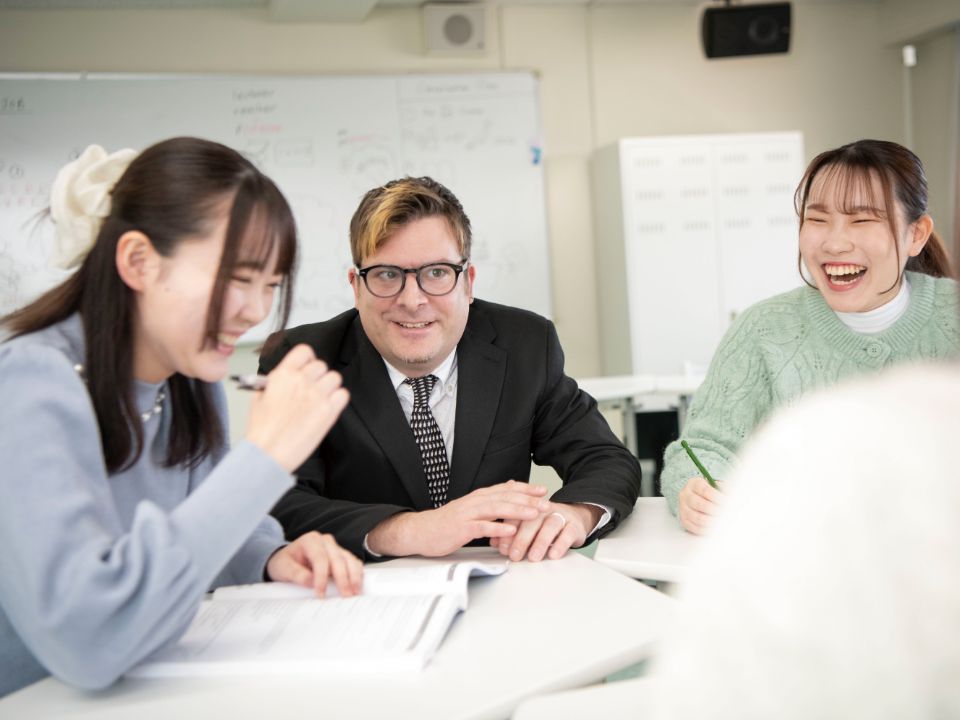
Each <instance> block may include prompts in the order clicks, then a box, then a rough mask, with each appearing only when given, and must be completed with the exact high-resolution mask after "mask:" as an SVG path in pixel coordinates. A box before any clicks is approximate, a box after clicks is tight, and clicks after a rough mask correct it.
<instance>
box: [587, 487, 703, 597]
mask: <svg viewBox="0 0 960 720" xmlns="http://www.w3.org/2000/svg"><path fill="white" fill-rule="evenodd" d="M701 540H702V538H700V537H698V536H696V535H691V534H690V533H688V532H687V531H686V530H684V529H683V528H681V527H680V524H679V523H678V522H677V518H676V517H674V516H673V515H672V514H671V513H670V510H668V509H667V501H666V499H665V498H662V497H655V498H654V497H642V498H639V499H638V500H637V504H636V505H635V506H634V508H633V513H631V515H630V517H628V518H627V519H626V520H624V521H623V522H622V523H621V524H620V526H619V527H618V528H617V529H616V530H614V531H613V532H611V533H610V534H609V535H607V536H606V537H604V538H603V539H602V540H600V541H599V542H598V543H597V552H596V553H595V554H594V556H593V557H594V560H596V561H597V562H599V563H602V564H604V565H606V566H607V567H610V568H613V569H614V570H617V571H619V572H622V573H624V574H625V575H628V576H630V577H633V578H638V579H642V580H656V581H659V582H679V581H680V580H683V579H684V577H685V576H686V572H687V566H688V565H689V563H690V559H691V558H692V556H693V554H694V553H695V552H696V549H697V546H698V545H699V543H700V542H701Z"/></svg>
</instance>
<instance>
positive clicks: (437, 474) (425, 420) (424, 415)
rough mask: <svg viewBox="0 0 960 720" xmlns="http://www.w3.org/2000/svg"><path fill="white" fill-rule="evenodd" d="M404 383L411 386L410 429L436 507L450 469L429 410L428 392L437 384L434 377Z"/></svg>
mask: <svg viewBox="0 0 960 720" xmlns="http://www.w3.org/2000/svg"><path fill="white" fill-rule="evenodd" d="M404 382H405V383H407V384H408V385H409V386H410V387H412V388H413V413H412V415H411V416H410V428H411V429H412V430H413V436H414V437H415V438H416V439H417V446H418V447H419V448H420V459H421V461H422V462H423V472H424V474H425V475H426V476H427V490H428V492H429V493H430V499H431V500H432V501H433V506H434V507H440V506H441V505H443V503H445V502H446V500H447V488H449V487H450V468H449V466H448V465H447V448H446V446H445V445H444V444H443V435H441V434H440V427H439V426H438V425H437V421H436V420H435V419H434V417H433V413H432V412H430V393H431V391H432V390H433V386H434V385H436V383H437V376H436V375H427V376H426V377H418V378H407V379H406V380H404Z"/></svg>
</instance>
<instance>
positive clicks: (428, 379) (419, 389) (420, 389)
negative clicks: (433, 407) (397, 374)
mask: <svg viewBox="0 0 960 720" xmlns="http://www.w3.org/2000/svg"><path fill="white" fill-rule="evenodd" d="M438 379H439V378H437V376H436V375H424V376H423V377H417V378H407V379H406V380H404V382H405V383H406V384H407V385H409V386H410V387H412V388H413V405H414V407H417V406H419V405H426V404H427V401H428V400H429V399H430V393H432V392H433V386H434V385H436V384H437V380H438Z"/></svg>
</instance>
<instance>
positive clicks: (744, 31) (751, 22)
mask: <svg viewBox="0 0 960 720" xmlns="http://www.w3.org/2000/svg"><path fill="white" fill-rule="evenodd" d="M701 29H702V31H703V52H704V53H705V54H706V56H707V57H708V58H720V57H736V56H738V55H766V54H769V53H785V52H789V50H790V3H788V2H777V3H764V4H761V5H727V6H724V7H715V8H711V7H708V8H706V9H705V10H704V11H703V20H702V23H701Z"/></svg>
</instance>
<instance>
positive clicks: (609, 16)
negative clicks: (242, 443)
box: [0, 0, 954, 376]
mask: <svg viewBox="0 0 960 720" xmlns="http://www.w3.org/2000/svg"><path fill="white" fill-rule="evenodd" d="M902 1H903V0H894V1H893V2H890V3H886V4H883V3H881V4H877V3H874V2H863V3H858V2H844V3H823V4H821V3H817V2H813V1H809V2H797V3H794V32H793V47H792V49H791V52H790V54H789V55H785V56H767V57H751V58H733V59H724V60H711V61H707V60H705V59H704V58H703V54H702V51H701V49H700V45H699V42H700V41H699V14H700V8H699V7H694V6H690V5H686V4H679V3H662V4H641V5H628V6H620V5H604V6H597V7H587V6H578V5H569V4H563V5H555V6H553V5H545V4H537V5H530V6H518V5H508V6H494V7H492V8H491V11H490V12H491V14H490V22H489V23H488V47H489V51H488V53H487V54H486V55H485V56H483V57H480V58H466V59H457V58H431V57H427V56H425V55H424V54H423V51H422V41H421V29H420V11H419V10H418V9H414V8H395V9H382V10H376V11H374V12H373V13H372V14H371V16H370V17H369V18H368V19H367V20H366V21H365V22H363V23H358V24H318V23H307V24H273V23H270V22H269V19H268V17H267V14H266V12H265V11H260V10H235V11H214V10H203V11H201V10H168V11H119V10H104V11H99V10H76V11H62V10H61V11H24V10H0V71H122V72H232V73H271V74H276V73H289V74H313V73H317V74H322V73H383V72H418V71H450V70H452V71H469V70H492V69H533V70H535V71H537V72H538V74H539V77H540V80H541V96H542V105H543V124H544V136H545V151H546V154H545V168H546V174H547V204H548V218H549V223H550V250H551V266H552V267H551V273H552V281H553V287H554V316H555V319H556V323H557V328H558V331H559V333H560V336H561V339H562V341H563V344H564V347H565V350H566V352H567V361H568V370H569V371H570V372H571V374H573V375H578V376H588V375H593V374H598V373H599V372H600V367H601V358H600V356H599V350H598V347H599V341H598V331H597V326H598V317H597V302H596V280H595V274H594V261H593V218H592V207H591V201H590V182H589V161H590V156H591V154H592V152H593V150H594V149H595V148H597V147H600V146H602V145H604V144H607V143H610V142H612V141H614V140H616V139H617V138H619V137H622V136H634V135H649V134H669V133H694V132H695V133H711V132H729V131H762V130H800V131H802V132H803V133H804V135H805V138H806V146H807V154H808V156H812V155H813V154H815V153H816V152H817V151H819V150H822V149H825V148H828V147H833V146H836V145H838V144H841V143H843V142H847V141H850V140H853V139H856V138H860V137H865V136H874V137H883V138H889V139H893V140H901V139H902V134H903V110H902V71H901V67H900V64H899V63H900V60H899V58H900V50H899V43H900V42H901V39H900V38H897V39H896V40H895V41H894V40H891V33H892V32H893V30H892V29H891V28H896V27H898V23H900V24H903V23H905V22H907V20H908V19H909V18H910V17H911V16H910V14H909V13H907V12H900V10H899V6H898V3H900V2H902ZM927 1H928V5H929V6H930V7H931V8H932V10H930V13H929V15H927V16H925V18H926V19H927V24H926V25H924V27H926V30H925V32H929V27H927V25H929V24H930V23H931V22H933V23H936V22H940V19H939V18H940V17H941V15H942V13H941V9H942V8H947V7H948V6H950V7H951V8H952V6H953V5H954V3H952V2H946V1H945V0H944V1H942V2H941V0H927ZM889 6H895V7H893V9H891V7H889ZM948 17H949V11H948ZM937 48H939V46H937ZM937 48H935V52H931V55H934V56H935V57H939V54H942V53H940V50H939V49H937ZM941 60H942V58H941ZM941 65H942V62H941V61H937V65H936V66H937V67H940V66H941ZM930 77H931V80H930V84H929V85H923V84H921V90H920V92H922V93H924V96H926V94H929V93H932V94H936V92H937V90H938V83H940V82H942V79H938V78H939V77H940V76H938V74H937V72H934V71H931V75H930ZM927 88H929V89H927ZM942 92H943V93H944V94H946V93H947V92H948V89H946V88H944V89H943V90H942ZM64 121H65V122H69V119H68V118H65V119H64ZM937 122H939V121H934V125H936V124H937ZM925 152H927V151H926V150H925ZM929 152H930V153H931V154H930V157H929V158H924V159H925V160H928V162H930V161H932V158H933V157H934V155H935V151H933V150H931V151H929ZM938 172H939V170H938ZM453 190H454V191H456V188H453ZM938 202H939V201H938ZM467 210H468V212H469V208H467ZM478 271H479V272H483V268H482V267H480V268H479V269H478ZM677 275H678V278H677V280H678V282H682V281H683V278H682V269H681V270H680V271H679V272H677ZM237 364H238V365H240V364H242V365H244V367H245V369H247V368H249V367H250V366H251V365H252V359H251V360H248V361H247V362H245V363H244V362H241V358H238V360H237Z"/></svg>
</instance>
